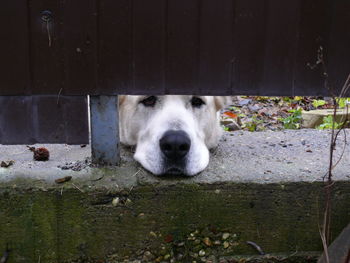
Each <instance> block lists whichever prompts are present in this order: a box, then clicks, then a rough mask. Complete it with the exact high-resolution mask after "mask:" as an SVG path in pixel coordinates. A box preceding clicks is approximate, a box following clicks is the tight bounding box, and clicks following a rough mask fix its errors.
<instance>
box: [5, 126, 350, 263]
mask: <svg viewBox="0 0 350 263" xmlns="http://www.w3.org/2000/svg"><path fill="white" fill-rule="evenodd" d="M347 132H348V131H347ZM341 140H342V138H341V139H340V142H341ZM340 142H339V143H338V147H337V148H338V149H337V154H336V155H340V153H341V150H342V148H341V143H340ZM328 144H329V132H328V131H315V130H300V131H286V132H261V133H249V132H236V133H232V134H228V133H227V134H225V136H224V138H223V140H222V142H221V144H220V146H219V147H218V148H217V149H216V150H215V151H214V152H213V154H212V160H211V164H210V167H209V168H208V169H207V170H206V171H205V172H203V173H201V174H200V175H198V176H196V177H192V178H157V177H154V176H152V175H150V174H148V173H147V172H146V171H144V170H143V169H141V167H140V166H139V165H137V164H136V163H135V162H133V161H132V159H131V155H132V154H131V153H130V151H129V150H124V152H123V159H122V164H121V166H120V167H116V168H91V167H89V166H85V164H84V160H85V158H86V157H87V156H88V155H89V149H88V147H85V148H81V147H79V146H75V147H73V146H57V145H56V146H53V145H48V146H47V148H48V149H49V150H50V152H51V159H50V161H49V162H43V163H41V162H34V161H32V153H31V152H29V151H28V150H27V149H26V148H25V146H0V152H1V153H0V161H2V160H14V161H15V164H14V165H13V166H12V167H9V168H0V178H1V180H0V234H1V239H0V249H5V247H6V243H8V244H9V246H10V248H11V249H12V250H11V253H10V259H9V262H10V263H11V262H38V260H39V258H40V262H104V260H106V262H124V260H126V261H128V262H129V261H131V260H141V262H169V261H170V259H171V258H174V259H175V258H177V261H176V262H192V260H196V261H197V262H201V260H204V261H205V260H207V262H210V260H212V262H216V261H215V260H218V259H220V258H221V261H218V262H234V261H232V260H233V259H232V257H233V256H238V255H257V254H258V251H256V250H255V249H253V248H252V247H251V246H248V245H247V244H246V241H248V240H250V241H253V242H255V243H257V244H258V245H259V246H261V247H262V249H263V250H264V251H265V253H275V254H276V253H277V254H278V253H282V255H281V254H280V257H281V258H282V259H283V258H285V261H282V262H303V261H302V260H300V258H302V259H303V260H305V258H307V257H310V258H313V259H314V260H315V259H316V256H315V255H318V254H319V253H320V251H321V250H322V245H321V242H320V238H319V234H318V223H319V218H320V217H321V216H322V206H323V183H322V177H323V175H324V174H325V172H326V170H327V163H328V161H327V160H328ZM349 156H350V155H349V149H348V147H347V149H346V153H345V155H344V158H343V159H342V161H341V162H340V163H339V165H338V166H337V168H336V169H335V171H334V174H335V179H336V183H335V185H334V191H333V194H334V199H333V215H332V216H333V220H332V235H333V238H335V237H336V236H337V235H338V234H339V233H340V231H341V230H342V229H343V228H344V227H345V226H346V225H347V224H348V222H349V220H350V207H349V205H348V204H349V200H350V182H349V171H350V169H349V168H350V167H349V166H350V162H349ZM78 161H80V162H79V163H78V164H79V165H80V168H83V169H82V170H81V171H72V170H62V169H61V168H58V167H57V166H65V165H66V162H73V163H76V162H78ZM79 165H78V166H79ZM73 166H74V165H73ZM78 166H75V167H78ZM63 176H72V177H73V178H72V180H71V181H69V182H66V183H64V184H56V183H55V182H54V180H55V179H57V178H61V177H63ZM226 236H227V238H226V239H225V238H224V237H226ZM314 251H316V254H315V253H314ZM317 251H318V252H317ZM296 252H297V253H296ZM301 252H303V253H304V254H300V253H301ZM311 252H312V253H311ZM0 253H1V252H0ZM298 253H299V254H298ZM305 253H306V254H305ZM196 255H197V258H195V257H196ZM297 256H298V257H297ZM249 257H250V256H247V258H249ZM268 257H270V259H268ZM271 257H272V256H266V257H265V258H267V259H266V260H265V261H266V262H273V261H271ZM225 258H226V259H225ZM224 260H226V261H224ZM229 260H231V261H229ZM254 260H255V259H254V258H253V259H251V262H256V261H254ZM269 260H270V261H269ZM136 262H137V261H136ZM173 262H175V261H173Z"/></svg>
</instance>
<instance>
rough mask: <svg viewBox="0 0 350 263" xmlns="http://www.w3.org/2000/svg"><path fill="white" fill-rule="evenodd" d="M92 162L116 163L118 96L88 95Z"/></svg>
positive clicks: (117, 161) (101, 163)
mask: <svg viewBox="0 0 350 263" xmlns="http://www.w3.org/2000/svg"><path fill="white" fill-rule="evenodd" d="M90 116H91V118H90V119H91V151H92V162H93V163H95V164H100V165H118V164H119V160H120V154H119V116H118V96H90Z"/></svg>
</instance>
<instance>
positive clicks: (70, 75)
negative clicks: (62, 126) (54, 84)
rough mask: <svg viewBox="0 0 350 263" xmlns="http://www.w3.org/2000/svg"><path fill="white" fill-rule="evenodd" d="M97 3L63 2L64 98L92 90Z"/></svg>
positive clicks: (94, 69)
mask: <svg viewBox="0 0 350 263" xmlns="http://www.w3.org/2000/svg"><path fill="white" fill-rule="evenodd" d="M96 2H97V1H96V0H74V1H65V2H64V15H63V21H64V23H63V27H64V28H63V30H64V35H63V36H64V65H65V67H64V73H65V85H64V86H65V87H64V94H69V95H79V94H84V93H85V94H86V93H87V92H88V91H91V90H94V89H95V86H96V70H97V69H96V66H97V63H96V48H97V37H96V33H97V32H96V30H97V29H96V20H97V6H96Z"/></svg>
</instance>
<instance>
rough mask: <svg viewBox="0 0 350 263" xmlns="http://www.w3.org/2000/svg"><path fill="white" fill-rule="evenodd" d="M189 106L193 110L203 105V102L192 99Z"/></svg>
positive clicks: (199, 99) (198, 99)
mask: <svg viewBox="0 0 350 263" xmlns="http://www.w3.org/2000/svg"><path fill="white" fill-rule="evenodd" d="M191 104H192V106H193V107H195V108H200V107H201V106H202V105H203V104H205V102H204V101H203V100H202V99H201V98H198V97H193V98H192V99H191Z"/></svg>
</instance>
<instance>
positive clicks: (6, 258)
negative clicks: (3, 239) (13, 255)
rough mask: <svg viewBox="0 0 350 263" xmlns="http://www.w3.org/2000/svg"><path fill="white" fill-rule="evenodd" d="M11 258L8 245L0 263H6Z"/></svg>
mask: <svg viewBox="0 0 350 263" xmlns="http://www.w3.org/2000/svg"><path fill="white" fill-rule="evenodd" d="M9 256H10V249H9V246H8V244H6V249H5V252H4V255H3V256H2V257H1V258H0V263H6V262H7V260H8V259H9Z"/></svg>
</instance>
